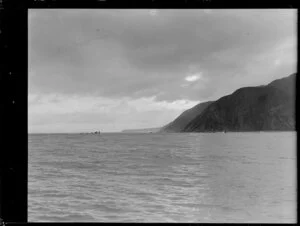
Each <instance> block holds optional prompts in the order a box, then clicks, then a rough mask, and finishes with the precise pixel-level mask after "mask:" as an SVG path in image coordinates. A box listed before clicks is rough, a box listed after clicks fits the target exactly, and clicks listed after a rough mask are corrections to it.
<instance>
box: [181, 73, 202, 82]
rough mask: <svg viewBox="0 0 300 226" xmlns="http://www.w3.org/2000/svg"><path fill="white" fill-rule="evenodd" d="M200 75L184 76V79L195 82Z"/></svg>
mask: <svg viewBox="0 0 300 226" xmlns="http://www.w3.org/2000/svg"><path fill="white" fill-rule="evenodd" d="M201 77H202V75H201V73H198V74H194V75H189V76H186V77H185V78H184V79H185V80H186V81H188V82H195V81H197V80H199V79H200V78H201Z"/></svg>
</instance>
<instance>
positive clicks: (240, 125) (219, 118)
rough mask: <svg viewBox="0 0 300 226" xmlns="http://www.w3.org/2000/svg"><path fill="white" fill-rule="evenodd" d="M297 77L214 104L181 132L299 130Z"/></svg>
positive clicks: (241, 93) (249, 90) (239, 91)
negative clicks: (296, 122) (296, 101)
mask: <svg viewBox="0 0 300 226" xmlns="http://www.w3.org/2000/svg"><path fill="white" fill-rule="evenodd" d="M295 86H296V74H292V75H290V76H288V77H286V78H282V79H278V80H275V81H273V82H271V83H270V84H268V85H266V86H258V87H245V88H241V89H238V90H236V91H235V92H234V93H232V94H231V95H228V96H224V97H222V98H220V99H219V100H217V101H215V102H213V103H211V104H210V105H209V106H207V108H205V109H204V110H203V111H202V112H200V114H198V115H197V116H196V117H195V118H194V119H193V120H191V121H190V122H189V123H187V125H186V126H185V127H184V128H183V129H182V130H181V132H210V131H224V130H227V131H268V130H277V131H288V130H295Z"/></svg>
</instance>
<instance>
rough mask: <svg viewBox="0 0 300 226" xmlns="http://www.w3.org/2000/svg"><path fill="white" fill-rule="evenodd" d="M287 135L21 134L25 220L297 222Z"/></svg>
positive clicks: (292, 147)
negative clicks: (25, 174) (25, 183)
mask: <svg viewBox="0 0 300 226" xmlns="http://www.w3.org/2000/svg"><path fill="white" fill-rule="evenodd" d="M296 142H297V133H296V132H243V133H232V132H227V133H139V134H138V133H101V134H30V135H29V137H28V152H29V160H28V221H29V222H154V223H157V222H158V223H160V222H185V223H186V222H191V223H194V222H197V223H296V222H297V210H296V207H297V186H296V185H297V179H296V177H297V175H296V173H297V165H296V159H297V153H296V149H297V148H296Z"/></svg>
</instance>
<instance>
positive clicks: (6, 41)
mask: <svg viewBox="0 0 300 226" xmlns="http://www.w3.org/2000/svg"><path fill="white" fill-rule="evenodd" d="M38 8H41V9H42V8H185V9H188V8H209V9H216V8H293V9H297V8H298V5H297V3H296V1H295V0H280V1H272V0H266V1H262V0H251V1H250V0H248V1H246V0H244V1H238V2H236V1H233V0H230V1H217V0H82V1H79V0H77V1H75V0H0V59H2V60H1V61H0V225H5V224H35V225H38V224H40V223H34V222H28V209H27V208H28V206H27V202H28V183H27V182H28V122H27V120H28V111H27V110H28V109H27V108H28V106H27V103H28V98H27V96H28V49H27V46H28V9H38ZM298 21H299V18H298ZM298 66H299V65H298ZM298 66H297V70H298ZM296 84H298V79H297V80H296ZM296 94H297V95H298V92H296ZM297 103H298V98H296V106H297ZM296 116H297V115H296ZM296 119H297V118H296ZM296 122H297V120H296ZM298 128H299V125H298V124H297V123H296V131H298ZM297 200H298V194H297ZM103 223H104V222H103ZM42 224H43V225H48V224H51V225H53V224H57V223H42ZM64 224H65V225H67V224H70V223H64ZM71 224H73V223H71ZM76 224H82V223H76ZM83 224H85V223H83ZM89 224H93V223H89ZM110 224H112V223H110Z"/></svg>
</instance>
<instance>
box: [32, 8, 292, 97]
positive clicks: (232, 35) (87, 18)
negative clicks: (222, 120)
mask: <svg viewBox="0 0 300 226" xmlns="http://www.w3.org/2000/svg"><path fill="white" fill-rule="evenodd" d="M153 12H155V13H154V14H155V15H156V16H155V18H153V16H151V15H150V14H149V10H147V9H145V10H113V9H111V10H87V9H86V10H76V9H73V10H71V9H69V10H67V9H64V10H62V9H61V10H55V9H51V10H42V9H34V10H33V9H32V10H29V69H30V71H31V72H30V73H32V72H34V73H35V74H36V75H38V76H32V77H30V80H29V85H30V91H31V92H33V93H45V92H48V93H52V92H56V93H64V94H80V93H81V94H93V95H94V94H97V95H99V96H106V97H123V96H128V97H137V96H136V93H140V94H141V93H145V96H153V95H155V94H156V93H157V92H164V93H165V95H164V96H163V95H162V96H160V97H159V98H161V99H163V98H165V100H168V101H169V100H177V99H180V98H181V96H182V95H185V96H187V98H189V99H193V100H196V99H199V98H202V97H201V96H198V93H195V92H193V91H192V90H191V91H190V93H184V94H181V93H180V92H178V87H181V86H180V85H181V82H180V80H181V79H182V76H184V75H186V74H188V73H190V69H189V67H190V65H195V66H197V67H198V68H201V71H202V72H203V73H205V74H207V75H208V76H209V77H210V78H211V79H212V80H214V79H222V80H224V79H226V80H228V79H229V80H230V77H231V76H228V75H227V74H233V73H240V74H243V71H244V70H245V67H246V66H247V64H248V62H251V61H253V60H255V59H257V57H258V56H260V55H263V54H267V53H268V52H273V49H274V46H276V45H278V43H282V42H283V41H284V40H286V39H287V38H290V39H291V40H292V42H294V43H296V10H288V9H283V10H211V12H210V13H207V10H192V9H190V10H164V9H160V10H159V11H158V10H154V11H153ZM136 21H139V23H136ZM284 51H285V52H288V51H290V49H289V48H288V47H285V50H284ZM262 63H264V64H269V62H268V61H265V62H262ZM280 67H281V68H284V67H285V64H284V63H283V64H281V65H280ZM257 70H258V69H257ZM286 73H287V72H286ZM253 74H256V72H254V71H253V73H252V75H249V76H251V78H252V80H255V79H256V78H254V77H253ZM275 76H277V77H280V76H284V75H282V74H279V73H276V75H275ZM166 83H167V84H168V85H167V86H163V85H162V84H166ZM206 88H207V93H210V90H211V89H212V88H214V87H211V86H207V87H206ZM157 89H158V90H157ZM145 90H148V91H147V92H144V91H145ZM151 90H152V91H151Z"/></svg>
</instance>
